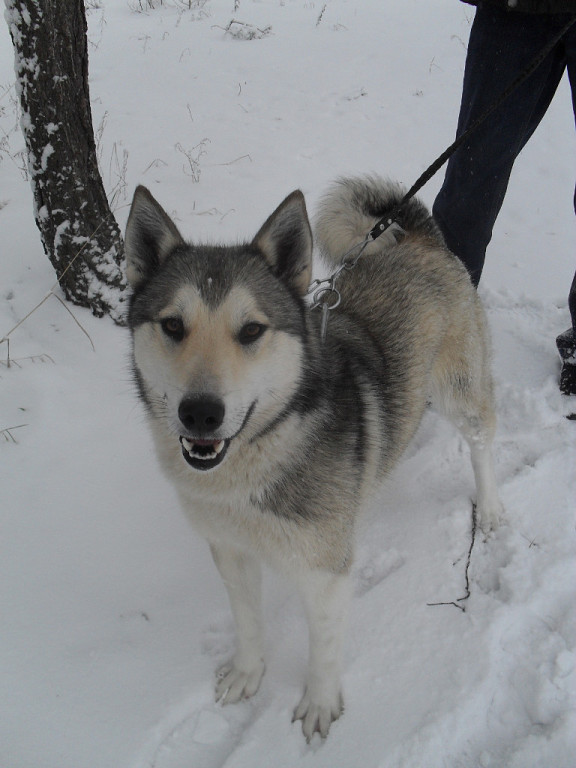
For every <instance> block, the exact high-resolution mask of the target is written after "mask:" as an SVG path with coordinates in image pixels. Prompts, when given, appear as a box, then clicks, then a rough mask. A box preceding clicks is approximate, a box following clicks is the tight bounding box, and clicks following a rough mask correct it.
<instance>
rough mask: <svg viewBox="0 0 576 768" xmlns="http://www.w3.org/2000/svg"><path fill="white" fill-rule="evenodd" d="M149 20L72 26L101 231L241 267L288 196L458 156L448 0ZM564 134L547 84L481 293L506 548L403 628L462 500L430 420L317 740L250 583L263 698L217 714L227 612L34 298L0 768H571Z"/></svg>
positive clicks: (0, 377) (31, 232)
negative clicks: (240, 259)
mask: <svg viewBox="0 0 576 768" xmlns="http://www.w3.org/2000/svg"><path fill="white" fill-rule="evenodd" d="M154 4H155V6H157V7H155V8H154V9H149V10H148V12H146V13H141V12H138V9H139V7H140V6H141V5H142V6H145V5H146V4H145V3H144V2H142V3H139V2H136V0H130V1H128V0H126V1H125V0H101V2H98V3H96V2H92V3H90V4H89V5H90V6H92V7H91V10H90V12H89V28H90V32H89V35H90V41H91V44H90V56H91V61H90V67H91V96H92V101H93V110H94V125H95V126H98V125H103V130H102V131H101V135H100V137H99V144H100V146H99V152H100V157H101V158H102V175H103V178H104V182H105V184H106V186H107V189H108V191H109V193H110V195H111V196H112V194H115V196H116V200H117V202H118V205H119V207H118V210H117V217H118V219H119V222H120V223H121V225H122V226H124V224H125V221H126V217H127V207H128V204H129V200H130V197H131V194H132V192H133V189H134V188H135V186H136V184H138V183H143V184H146V185H147V186H149V187H150V188H151V189H152V191H153V193H154V194H155V195H156V196H157V197H158V199H159V200H160V202H161V203H162V205H163V206H164V207H165V208H166V210H168V211H169V212H170V213H171V214H173V215H174V216H175V218H176V220H177V222H178V225H179V226H180V227H181V229H182V230H183V232H185V233H186V234H187V235H188V236H190V237H192V238H206V239H208V240H211V241H232V242H236V241H237V240H239V239H242V238H245V237H250V236H252V235H253V234H254V233H255V232H256V231H257V229H258V228H259V226H260V225H261V224H262V222H263V221H264V220H265V218H266V217H267V216H268V215H269V213H271V211H272V210H273V209H274V208H275V206H276V205H277V204H278V203H279V202H280V201H281V200H282V199H283V198H284V196H285V195H287V194H288V193H289V192H290V191H292V189H294V188H296V187H300V188H301V189H302V190H303V191H304V192H305V194H306V197H307V201H308V205H309V208H310V210H311V211H313V210H314V206H315V203H316V201H317V200H318V197H319V196H320V195H321V194H322V192H323V190H324V189H325V188H326V185H327V184H328V182H329V181H330V180H332V179H333V178H334V177H335V176H337V175H340V174H345V173H358V172H364V171H366V172H374V171H375V172H379V173H382V174H385V175H389V176H391V177H392V178H396V179H398V180H400V181H402V182H403V183H405V184H407V185H410V184H412V183H413V181H414V180H415V179H416V178H417V177H418V176H419V175H420V173H421V172H422V171H423V170H424V169H425V168H426V166H427V165H428V164H429V163H430V162H432V160H433V159H434V158H435V157H436V156H437V155H438V154H440V152H441V151H443V150H444V148H445V147H446V146H447V145H448V144H449V143H450V142H451V141H452V139H453V134H454V128H455V123H456V116H457V110H458V104H459V96H460V86H461V78H462V71H463V65H464V57H465V44H466V40H467V36H468V30H469V25H470V20H471V18H472V14H473V10H472V9H471V8H470V7H469V6H466V5H464V4H461V3H458V2H456V0H442V1H441V2H436V3H422V2H419V1H418V0H402V2H400V1H398V2H390V3H386V4H382V3H380V2H376V1H375V0H364V1H363V2H362V3H353V2H349V1H347V0H330V2H327V3H326V4H322V3H317V2H313V1H312V2H308V1H307V0H267V1H266V2H263V1H262V2H253V0H240V2H236V3H233V2H232V0H209V1H208V2H201V3H193V5H194V6H195V7H194V8H192V9H191V10H187V9H186V7H185V6H186V5H187V3H181V2H178V3H177V2H176V0H164V3H162V4H161V3H160V2H156V3H154ZM235 6H237V7H236V8H235ZM11 13H12V14H14V13H15V10H14V8H12V10H11ZM232 20H235V21H237V22H240V23H241V24H240V25H239V26H238V25H237V27H238V28H241V29H242V32H243V36H244V37H246V38H250V37H251V36H250V35H249V34H247V32H248V31H249V29H254V30H256V31H258V30H261V31H262V30H267V28H268V27H271V30H268V31H267V32H266V34H265V35H262V36H261V39H258V35H254V36H252V39H237V37H236V36H234V35H233V34H231V31H228V32H226V28H227V27H228V26H229V24H230V22H231V21H232ZM248 25H251V27H248ZM0 34H1V35H2V38H1V39H2V43H1V45H0V71H1V75H0V83H2V85H3V86H4V87H8V86H9V85H10V84H11V83H12V82H13V80H14V75H13V71H14V70H13V53H12V49H11V42H10V38H9V35H8V31H7V29H6V28H5V29H4V31H3V32H1V33H0ZM17 120H18V118H17V116H16V115H15V114H14V112H13V109H12V107H11V105H10V99H9V98H8V97H3V98H2V101H0V125H1V127H2V130H3V131H4V132H5V133H6V134H8V135H9V144H8V145H6V142H3V144H2V148H3V149H4V147H6V146H9V149H10V154H8V152H5V151H3V152H2V154H1V155H0V173H1V175H2V192H1V195H0V200H1V202H0V232H1V239H2V243H3V249H2V250H3V253H2V263H1V267H0V270H1V279H0V297H1V301H0V338H3V337H4V336H5V335H6V334H8V333H9V332H10V330H11V329H12V328H14V327H15V326H16V325H17V323H18V322H19V321H20V320H21V319H22V318H23V317H25V315H26V314H27V313H28V312H29V311H30V310H31V309H32V308H33V307H34V306H36V305H37V304H38V303H39V302H40V301H41V300H42V299H43V298H44V297H45V296H46V295H47V293H49V291H50V289H51V287H52V286H53V284H54V280H55V277H54V274H53V272H52V268H51V266H50V264H49V262H48V260H47V259H46V257H45V256H44V254H43V251H42V247H41V244H40V239H39V236H38V233H37V231H36V228H35V225H34V220H33V205H32V197H31V192H30V188H29V183H28V182H27V181H25V180H24V179H23V178H22V175H21V172H20V170H19V168H18V165H19V162H18V160H17V159H15V158H16V156H17V153H18V152H19V151H21V150H22V148H23V140H22V138H21V136H20V135H19V134H18V133H15V132H14V131H13V127H14V125H15V124H16V122H17ZM573 131H574V129H573V117H572V114H571V107H570V94H569V89H568V86H567V83H566V82H563V83H562V84H561V87H560V89H559V92H558V94H557V97H556V99H555V101H554V103H553V105H552V107H551V109H550V111H549V113H548V115H547V116H546V118H545V120H544V122H543V125H542V126H541V127H540V129H539V130H538V131H537V133H536V134H535V136H534V137H533V138H532V140H531V141H530V143H529V145H528V147H527V148H526V150H525V151H524V153H523V155H522V157H521V158H520V160H519V161H518V163H517V167H516V169H515V172H514V175H513V178H512V182H511V186H510V189H509V192H508V195H507V198H506V202H505V208H504V210H503V212H502V214H501V216H500V219H499V221H498V223H497V227H496V231H495V234H494V239H493V242H492V245H491V249H490V253H489V255H488V261H487V266H486V270H485V275H484V277H483V281H482V285H481V289H480V292H481V295H482V297H483V299H484V301H485V304H486V308H487V313H488V317H489V321H490V325H491V329H492V333H493V343H494V372H495V380H496V397H497V404H498V414H499V430H498V434H497V439H496V446H495V450H496V459H497V474H498V480H499V484H500V491H501V496H502V499H503V501H504V504H505V506H506V510H507V516H506V521H505V523H504V524H503V526H502V527H501V528H500V529H499V530H498V532H497V533H496V534H495V535H493V536H491V537H490V538H488V539H487V540H484V539H483V537H481V536H477V537H476V541H475V543H474V548H473V550H472V555H471V559H470V565H469V569H468V575H469V580H470V597H469V598H468V599H467V600H465V601H462V602H461V605H462V606H464V607H465V611H462V610H458V609H457V608H456V607H454V606H453V605H443V606H430V605H428V604H429V603H436V602H452V601H457V599H458V598H460V597H462V596H463V595H464V593H465V576H466V558H467V554H468V550H469V547H470V526H471V504H470V496H471V493H472V472H471V469H470V466H469V459H468V453H467V449H466V447H465V445H464V444H463V443H462V441H461V439H460V438H459V437H458V436H457V435H456V434H455V433H454V431H453V429H452V428H451V427H450V426H449V425H447V424H446V423H444V422H443V421H441V420H440V419H438V418H437V417H436V416H435V415H433V414H428V415H427V416H426V418H425V420H424V422H423V424H422V427H421V429H420V431H419V433H418V435H417V437H416V439H415V441H414V443H413V444H412V446H411V447H410V449H409V451H408V453H407V455H406V456H405V458H404V460H403V461H402V463H401V464H400V465H399V467H398V469H397V471H396V472H395V473H394V475H393V476H392V477H391V478H390V480H389V482H388V483H387V484H386V487H385V488H383V489H382V491H381V492H380V493H379V494H378V496H377V498H375V500H374V502H373V504H372V505H371V507H370V509H368V510H367V511H366V515H365V517H364V518H363V522H362V525H361V526H360V529H359V531H358V549H357V556H356V565H355V570H354V580H355V593H356V594H355V599H354V602H353V607H352V616H351V621H350V628H349V633H348V640H347V644H346V656H345V665H344V670H345V671H344V693H345V702H346V711H345V714H344V716H343V717H342V718H341V719H340V720H339V721H338V722H337V723H335V724H334V725H333V727H332V730H331V733H330V736H329V738H328V739H327V740H326V741H325V742H323V743H322V742H321V741H320V739H319V738H315V739H314V740H313V742H312V744H311V745H310V746H307V745H306V743H305V741H304V739H303V737H302V734H301V730H300V726H299V724H294V725H292V724H291V714H292V709H293V707H294V706H295V705H296V704H297V702H298V701H299V699H300V695H301V687H302V683H303V677H304V671H305V658H306V643H307V630H306V624H305V620H304V617H303V614H302V610H301V606H300V605H299V603H298V600H297V599H296V598H295V597H294V594H293V592H292V590H291V589H290V587H289V585H287V584H284V583H283V582H282V581H281V580H280V579H279V578H278V577H277V576H275V575H274V574H272V573H270V574H267V579H266V591H265V612H266V620H267V646H268V668H267V673H266V676H265V678H264V680H263V683H262V686H261V689H260V691H259V692H258V694H257V695H256V696H255V697H254V699H252V700H251V701H248V702H244V703H242V704H240V705H236V706H229V707H221V706H219V705H216V704H215V703H214V700H213V688H214V677H213V675H214V670H215V669H216V667H217V666H219V665H220V664H221V663H222V662H224V661H225V660H226V659H227V658H228V657H229V655H230V654H231V652H232V649H233V642H234V640H233V630H232V620H231V616H230V611H229V608H228V605H227V601H226V597H225V594H224V589H223V587H222V584H221V582H220V580H219V577H218V576H217V574H216V571H215V567H214V566H213V564H212V562H211V559H210V556H209V553H208V551H207V547H206V545H205V543H204V542H203V541H202V540H201V539H200V538H199V537H198V536H197V535H196V534H195V533H194V531H193V530H192V529H191V528H190V527H189V526H188V524H187V523H186V521H185V520H184V517H183V515H182V514H181V512H180V510H179V509H178V504H177V500H176V498H175V494H174V492H173V490H172V488H171V487H170V486H169V484H168V483H167V481H166V480H165V479H164V478H163V476H162V475H161V474H160V471H159V469H158V467H157V465H156V463H155V458H154V455H153V450H152V444H151V440H150V438H149V435H148V433H147V429H146V425H145V421H144V416H143V412H142V409H141V407H140V406H139V405H138V403H137V402H136V397H135V393H134V387H133V385H132V383H131V378H130V372H129V367H128V361H127V360H128V344H129V342H128V338H127V332H126V331H125V330H123V329H121V328H118V327H116V326H114V325H113V324H112V322H111V321H109V320H107V319H104V320H97V319H95V318H93V317H92V316H91V315H90V314H89V313H87V312H85V311H82V310H79V309H77V308H73V312H74V315H75V317H76V318H77V320H78V321H79V322H80V323H81V325H82V328H83V329H84V330H85V331H86V332H87V333H88V334H89V335H90V338H91V339H92V341H93V343H94V345H95V352H93V351H92V348H91V346H90V343H89V341H88V339H87V338H86V336H85V335H84V333H83V332H82V329H81V328H79V327H78V326H77V325H76V324H75V323H74V321H73V320H72V318H71V317H70V315H69V314H68V313H67V312H66V311H65V310H64V308H63V307H62V306H61V304H60V303H59V302H58V301H57V300H56V299H55V298H54V297H49V298H48V299H47V300H46V301H44V302H43V303H42V304H41V306H40V308H39V309H38V310H37V311H36V312H34V313H33V314H32V315H31V316H30V317H29V318H28V319H27V320H26V321H25V322H24V323H22V324H21V325H20V326H19V327H18V328H17V329H16V330H15V331H14V332H13V333H11V334H10V356H11V359H12V364H11V365H10V367H7V365H6V362H7V352H8V345H7V343H6V341H4V342H3V343H2V344H1V345H0V353H1V358H0V360H2V361H3V362H2V363H0V430H5V431H3V432H2V433H0V478H1V485H0V487H1V493H0V525H1V531H2V535H1V539H0V595H1V597H0V600H1V603H0V616H1V617H2V618H1V621H2V631H1V633H0V669H1V673H0V766H2V768H111V766H113V767H114V768H151V767H153V768H184V767H186V768H190V767H193V768H216V767H217V766H224V765H225V766H226V768H248V767H250V768H254V767H255V766H258V767H259V766H274V768H294V766H295V765H302V766H310V767H311V768H543V767H544V766H545V767H546V768H571V767H572V766H574V755H575V754H576V717H575V714H574V712H575V701H574V698H575V697H574V694H575V690H576V687H575V683H576V673H575V662H576V657H575V655H574V645H575V636H576V622H575V612H576V611H575V606H576V603H575V601H574V591H575V590H574V588H575V586H576V578H575V577H576V566H575V564H576V557H575V547H574V539H575V534H574V510H575V507H576V482H575V474H574V466H575V461H574V459H575V454H576V451H575V437H574V436H575V429H576V425H575V423H574V421H569V420H568V419H566V418H565V416H566V415H567V414H569V413H571V412H572V411H574V410H575V407H574V399H573V398H566V397H563V396H561V395H560V393H559V391H558V387H557V378H558V373H559V361H558V359H557V354H556V350H555V345H554V339H555V336H556V334H558V333H560V332H561V331H563V330H565V329H566V328H567V327H568V326H569V316H568V311H567V307H566V297H567V293H568V288H569V284H570V281H571V278H572V274H573V270H574V239H575V237H574V236H575V232H574V216H573V211H572V195H573V182H574V179H573V168H574V143H573ZM183 153H184V154H183ZM184 155H186V156H184ZM118 157H124V158H127V162H126V164H125V169H124V170H122V168H120V165H119V163H118V160H117V159H118ZM186 157H189V158H192V159H193V160H195V161H196V165H195V166H194V164H190V165H189V163H188V160H187V159H186ZM114 158H116V161H114ZM119 171H121V173H120V174H119ZM192 172H195V175H194V174H193V173H192ZM441 177H442V174H440V175H439V176H437V177H436V178H435V179H434V180H433V181H431V182H430V183H429V184H428V185H427V186H426V188H425V189H424V190H423V192H422V194H421V196H422V198H423V199H424V201H425V202H426V203H427V204H428V205H431V203H432V201H433V199H434V196H435V193H436V191H437V189H438V187H439V185H440V183H441ZM195 178H197V179H198V181H197V182H195V181H194V179H195Z"/></svg>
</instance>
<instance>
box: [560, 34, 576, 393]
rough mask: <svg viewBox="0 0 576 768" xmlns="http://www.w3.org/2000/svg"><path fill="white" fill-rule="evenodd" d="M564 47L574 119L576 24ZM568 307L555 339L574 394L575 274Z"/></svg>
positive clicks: (566, 388)
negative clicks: (568, 325) (564, 325)
mask: <svg viewBox="0 0 576 768" xmlns="http://www.w3.org/2000/svg"><path fill="white" fill-rule="evenodd" d="M564 48H565V55H566V62H567V68H568V76H569V78H570V87H571V89H572V108H573V111H574V119H575V120H576V25H575V26H574V27H572V29H571V30H570V32H569V33H568V34H567V35H566V38H565V43H564ZM574 212H575V213H576V192H575V193H574ZM568 308H569V309H570V317H571V320H572V327H571V328H568V330H567V331H564V333H561V334H560V336H558V338H557V339H556V345H557V347H558V352H559V353H560V357H561V358H562V371H561V373H560V389H561V391H562V392H564V394H566V395H576V274H575V275H574V278H573V279H572V285H571V287H570V293H569V295H568Z"/></svg>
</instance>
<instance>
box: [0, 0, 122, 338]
mask: <svg viewBox="0 0 576 768" xmlns="http://www.w3.org/2000/svg"><path fill="white" fill-rule="evenodd" d="M5 2H6V8H7V12H6V19H7V21H8V25H9V27H10V34H11V37H12V41H13V43H14V49H15V60H16V65H15V66H16V78H17V88H18V93H19V97H20V103H21V107H22V118H21V125H22V131H23V133H24V137H25V140H26V148H27V151H28V169H29V174H30V180H31V184H32V191H33V194H34V217H35V219H36V224H37V225H38V228H39V230H40V236H41V238H42V244H43V246H44V250H45V252H46V254H47V256H48V258H49V259H50V261H51V262H52V264H53V266H54V269H55V270H56V274H57V276H58V281H59V283H60V285H61V287H62V290H63V291H64V294H65V296H66V298H68V299H69V300H70V301H72V302H74V303H75V304H79V305H80V306H83V307H89V308H90V309H91V310H92V312H93V313H94V314H95V315H97V316H101V315H104V314H110V315H111V316H112V318H113V319H114V320H115V322H119V323H121V322H122V320H123V315H124V312H123V307H122V304H123V301H124V300H125V295H126V282H125V278H124V275H123V272H122V269H121V261H122V254H123V244H122V237H121V235H120V231H119V229H118V225H117V224H116V221H115V219H114V216H113V214H112V212H111V211H110V208H109V205H108V201H107V199H106V194H105V192H104V187H103V184H102V179H101V178H100V172H99V170H98V163H97V159H96V148H95V142H94V131H93V128H92V115H91V110H90V98H89V92H88V44H87V37H86V29H87V26H86V14H85V10H84V2H83V0H5Z"/></svg>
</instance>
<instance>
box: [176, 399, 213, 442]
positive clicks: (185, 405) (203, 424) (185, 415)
mask: <svg viewBox="0 0 576 768" xmlns="http://www.w3.org/2000/svg"><path fill="white" fill-rule="evenodd" d="M178 417H179V419H180V421H181V422H182V424H183V425H184V426H185V427H186V429H188V430H190V432H196V433H197V434H198V433H203V434H205V433H209V432H214V431H215V430H217V429H218V427H220V426H221V425H222V422H223V421H224V403H223V402H222V401H221V400H215V399H211V398H192V397H190V398H186V400H182V402H181V403H180V406H179V407H178Z"/></svg>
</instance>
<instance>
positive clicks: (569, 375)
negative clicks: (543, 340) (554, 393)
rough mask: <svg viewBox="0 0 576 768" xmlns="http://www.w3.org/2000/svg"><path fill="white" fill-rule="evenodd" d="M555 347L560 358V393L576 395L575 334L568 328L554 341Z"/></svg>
mask: <svg viewBox="0 0 576 768" xmlns="http://www.w3.org/2000/svg"><path fill="white" fill-rule="evenodd" d="M556 346H557V347H558V352H559V353H560V357H561V358H562V370H561V371H560V392H562V393H563V394H564V395H576V334H575V333H574V329H573V328H569V329H568V330H567V331H564V333H561V334H560V336H558V337H557V339H556Z"/></svg>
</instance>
